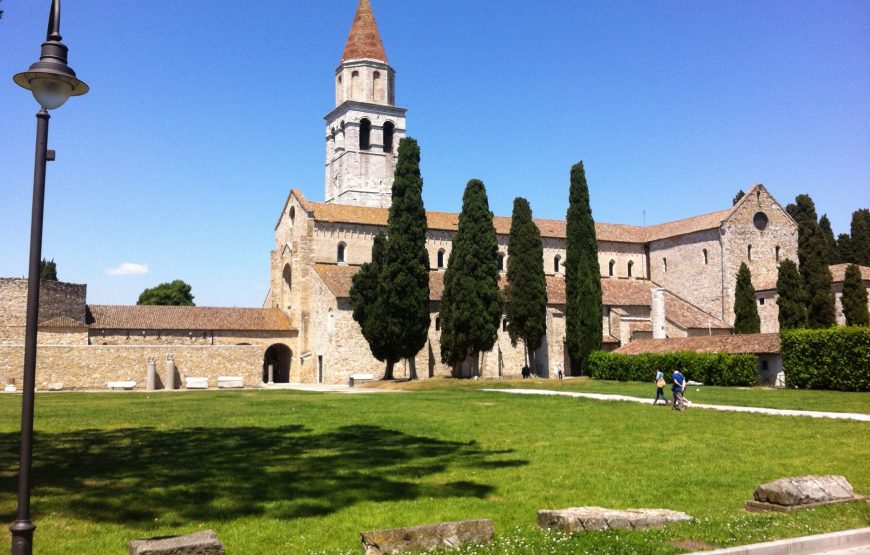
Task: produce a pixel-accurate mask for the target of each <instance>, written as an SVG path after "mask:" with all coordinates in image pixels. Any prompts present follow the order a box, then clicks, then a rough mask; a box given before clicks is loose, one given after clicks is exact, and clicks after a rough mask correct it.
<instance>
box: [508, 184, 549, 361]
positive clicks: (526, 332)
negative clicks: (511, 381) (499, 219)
mask: <svg viewBox="0 0 870 555" xmlns="http://www.w3.org/2000/svg"><path fill="white" fill-rule="evenodd" d="M543 259H544V246H543V243H542V242H541V232H540V230H539V229H538V226H537V225H535V222H534V221H533V220H532V209H531V207H530V206H529V201H527V200H526V199H524V198H520V197H517V198H515V199H514V209H513V214H512V215H511V231H510V237H509V238H508V259H507V286H506V287H505V291H504V293H505V316H506V317H507V330H508V334H509V335H510V338H511V343H512V344H513V345H514V346H516V344H517V342H518V341H519V340H522V341H523V346H524V347H525V351H526V362H527V363H528V365H529V366H531V367H534V364H533V361H532V360H531V359H532V356H533V353H534V352H535V350H537V349H538V347H540V346H541V341H542V339H543V338H544V334H546V333H547V280H546V277H545V276H544V265H543Z"/></svg>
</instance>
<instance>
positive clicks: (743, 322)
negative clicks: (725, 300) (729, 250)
mask: <svg viewBox="0 0 870 555" xmlns="http://www.w3.org/2000/svg"><path fill="white" fill-rule="evenodd" d="M760 331H761V319H760V318H759V317H758V306H757V305H756V304H755V288H754V287H753V286H752V274H751V273H750V271H749V266H747V265H746V262H741V263H740V269H739V270H737V285H736V286H735V288H734V333H758V332H760Z"/></svg>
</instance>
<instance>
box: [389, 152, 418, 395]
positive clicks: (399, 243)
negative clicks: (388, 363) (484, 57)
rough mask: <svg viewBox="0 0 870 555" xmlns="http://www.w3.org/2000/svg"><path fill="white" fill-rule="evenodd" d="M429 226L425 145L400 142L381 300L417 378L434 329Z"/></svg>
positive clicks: (399, 347) (398, 347)
mask: <svg viewBox="0 0 870 555" xmlns="http://www.w3.org/2000/svg"><path fill="white" fill-rule="evenodd" d="M426 227H427V226H426V210H425V208H424V207H423V178H422V177H421V176H420V147H419V146H418V145H417V141H415V140H414V139H412V138H410V137H406V138H403V139H402V140H401V141H399V152H398V159H397V161H396V173H395V179H394V181H393V191H392V203H391V204H390V212H389V219H388V221H387V256H386V262H385V263H384V265H383V267H382V270H381V275H380V298H381V302H382V303H383V316H384V318H386V322H385V323H384V325H386V326H388V328H389V337H390V342H391V343H392V345H393V348H394V349H395V351H396V353H397V354H398V355H399V356H400V357H401V358H407V359H409V361H408V362H409V367H410V369H411V374H410V377H411V379H416V378H417V375H416V367H415V365H414V356H415V355H416V354H417V353H418V352H420V349H422V348H423V345H425V344H426V339H427V338H428V333H429V254H428V252H427V251H426Z"/></svg>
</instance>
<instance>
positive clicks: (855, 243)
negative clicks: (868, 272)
mask: <svg viewBox="0 0 870 555" xmlns="http://www.w3.org/2000/svg"><path fill="white" fill-rule="evenodd" d="M849 231H850V232H851V236H852V241H851V247H852V262H854V263H855V264H860V265H861V266H870V209H867V208H861V209H860V210H856V211H854V212H852V225H851V229H850V230H849Z"/></svg>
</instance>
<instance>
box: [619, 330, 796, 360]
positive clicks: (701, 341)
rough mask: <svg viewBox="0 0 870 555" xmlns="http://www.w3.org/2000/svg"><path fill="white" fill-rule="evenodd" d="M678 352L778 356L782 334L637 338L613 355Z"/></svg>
mask: <svg viewBox="0 0 870 555" xmlns="http://www.w3.org/2000/svg"><path fill="white" fill-rule="evenodd" d="M676 351H693V352H696V353H730V354H775V353H779V334H777V333H754V334H747V335H704V336H700V337H671V338H668V339H635V340H634V341H632V342H631V343H629V344H628V345H624V346H622V347H620V348H619V349H617V350H616V351H614V352H615V353H618V354H622V355H639V354H643V353H673V352H676Z"/></svg>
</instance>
